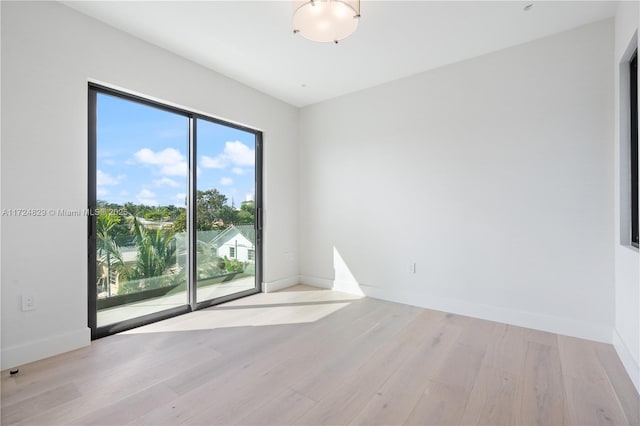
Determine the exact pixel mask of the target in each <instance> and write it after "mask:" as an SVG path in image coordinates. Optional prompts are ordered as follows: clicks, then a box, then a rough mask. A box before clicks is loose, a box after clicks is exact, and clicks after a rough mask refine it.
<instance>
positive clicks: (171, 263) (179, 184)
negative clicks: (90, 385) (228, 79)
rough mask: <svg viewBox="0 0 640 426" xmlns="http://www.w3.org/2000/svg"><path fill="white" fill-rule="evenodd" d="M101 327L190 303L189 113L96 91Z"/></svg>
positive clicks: (97, 251)
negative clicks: (187, 202) (188, 212)
mask: <svg viewBox="0 0 640 426" xmlns="http://www.w3.org/2000/svg"><path fill="white" fill-rule="evenodd" d="M96 104H97V105H96V111H97V114H96V128H95V135H96V182H95V184H96V200H97V202H96V207H97V211H96V214H97V216H96V219H95V235H96V245H95V249H96V253H95V254H96V256H95V267H96V276H95V286H96V295H97V306H96V309H97V324H96V325H97V327H105V326H108V325H110V324H116V323H122V322H124V321H129V320H132V319H134V318H139V317H144V316H150V315H153V314H156V313H158V312H162V311H166V310H169V309H172V308H176V307H180V306H185V305H187V304H188V297H187V271H188V264H187V262H188V260H187V259H188V249H187V247H188V244H187V238H186V220H187V212H186V197H187V191H188V180H187V173H188V167H187V158H188V156H187V149H188V143H189V118H188V117H185V116H184V115H180V114H176V113H173V112H169V111H166V110H163V109H160V108H156V107H153V106H150V105H147V104H144V103H139V102H135V101H133V100H129V99H125V98H123V97H119V96H115V95H110V94H106V93H101V92H98V93H97V99H96Z"/></svg>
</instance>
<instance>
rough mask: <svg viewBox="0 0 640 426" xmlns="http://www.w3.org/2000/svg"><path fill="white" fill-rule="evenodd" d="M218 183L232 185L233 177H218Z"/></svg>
mask: <svg viewBox="0 0 640 426" xmlns="http://www.w3.org/2000/svg"><path fill="white" fill-rule="evenodd" d="M220 185H224V186H229V185H233V179H231V178H230V177H223V178H222V179H220Z"/></svg>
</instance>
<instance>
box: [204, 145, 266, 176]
mask: <svg viewBox="0 0 640 426" xmlns="http://www.w3.org/2000/svg"><path fill="white" fill-rule="evenodd" d="M255 157H256V152H255V150H253V149H251V148H249V147H248V146H247V145H245V144H243V143H242V142H240V141H234V142H225V144H224V152H223V153H222V154H220V155H218V156H217V157H213V158H212V157H207V156H206V155H203V156H202V159H201V160H200V164H201V165H202V167H204V168H207V169H224V168H226V167H227V166H229V165H233V166H253V165H254V164H255ZM235 170H241V169H240V168H239V167H236V168H235ZM234 173H235V171H234ZM236 174H241V173H236Z"/></svg>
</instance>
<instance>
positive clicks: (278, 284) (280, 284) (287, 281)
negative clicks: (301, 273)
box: [262, 275, 300, 293]
mask: <svg viewBox="0 0 640 426" xmlns="http://www.w3.org/2000/svg"><path fill="white" fill-rule="evenodd" d="M297 284H300V278H299V277H298V276H297V275H296V276H295V277H289V278H283V279H281V280H275V281H269V282H263V283H262V291H264V292H265V293H273V292H274V291H278V290H282V289H283V288H287V287H292V286H294V285H297Z"/></svg>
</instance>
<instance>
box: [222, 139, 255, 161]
mask: <svg viewBox="0 0 640 426" xmlns="http://www.w3.org/2000/svg"><path fill="white" fill-rule="evenodd" d="M224 153H225V155H227V156H228V157H229V159H230V160H231V162H232V163H233V164H235V165H236V166H253V165H254V164H255V159H256V153H255V151H254V150H253V149H251V148H249V147H248V146H247V145H245V144H243V143H242V142H240V141H235V142H227V143H225V145H224Z"/></svg>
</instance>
